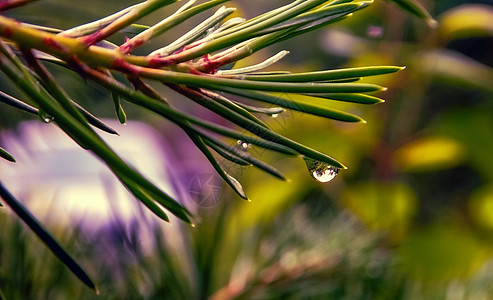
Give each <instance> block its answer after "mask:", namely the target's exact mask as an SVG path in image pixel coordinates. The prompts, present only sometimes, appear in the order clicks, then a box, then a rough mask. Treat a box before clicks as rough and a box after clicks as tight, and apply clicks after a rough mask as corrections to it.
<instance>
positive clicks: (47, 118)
mask: <svg viewBox="0 0 493 300" xmlns="http://www.w3.org/2000/svg"><path fill="white" fill-rule="evenodd" d="M40 118H41V121H43V122H44V123H51V122H52V121H53V119H54V117H53V116H52V115H50V114H47V113H43V114H41V116H40Z"/></svg>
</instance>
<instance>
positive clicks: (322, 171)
mask: <svg viewBox="0 0 493 300" xmlns="http://www.w3.org/2000/svg"><path fill="white" fill-rule="evenodd" d="M304 160H305V163H306V166H307V168H308V172H310V175H311V176H312V177H313V178H315V179H316V180H317V181H319V182H329V181H331V180H332V179H334V178H335V177H336V176H337V174H338V173H339V168H338V167H334V166H332V165H329V164H327V163H323V162H320V161H316V160H314V159H311V158H304Z"/></svg>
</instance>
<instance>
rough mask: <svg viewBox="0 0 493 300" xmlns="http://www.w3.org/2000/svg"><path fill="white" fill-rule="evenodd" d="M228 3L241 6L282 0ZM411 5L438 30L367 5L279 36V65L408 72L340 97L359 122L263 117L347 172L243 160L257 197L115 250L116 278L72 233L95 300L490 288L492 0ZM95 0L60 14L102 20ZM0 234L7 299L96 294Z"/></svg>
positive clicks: (12, 228) (458, 294)
mask: <svg viewBox="0 0 493 300" xmlns="http://www.w3.org/2000/svg"><path fill="white" fill-rule="evenodd" d="M46 2H47V3H48V2H49V3H54V2H53V1H51V2H50V1H46ZM107 2H110V1H106V2H105V3H107ZM234 2H235V4H237V5H238V6H239V8H240V11H241V12H242V13H244V14H246V15H249V14H253V12H255V11H257V10H259V11H263V10H264V9H267V8H264V7H263V6H264V5H269V6H271V5H272V6H274V5H275V4H277V2H279V3H281V2H282V1H269V2H268V3H266V2H267V1H252V0H248V1H247V0H244V1H240V0H237V1H234ZM43 3H44V2H43ZM75 3H78V2H74V4H73V5H76V4H75ZM420 3H422V4H423V5H424V6H425V7H427V9H428V10H429V11H431V14H432V15H433V16H435V17H436V19H437V20H438V22H439V23H438V26H437V27H436V28H430V27H428V26H427V24H426V23H424V22H422V21H420V20H419V19H417V18H415V17H413V16H409V15H408V14H405V13H404V12H402V11H400V10H398V9H397V8H396V7H395V6H393V5H390V4H389V3H387V2H383V1H376V3H374V4H373V5H372V6H371V7H370V8H368V9H366V10H365V11H364V12H360V13H358V16H357V17H355V18H352V19H349V20H346V21H344V22H342V23H340V24H337V25H334V26H329V27H327V28H326V29H324V30H320V31H317V32H316V33H313V34H310V35H307V36H306V37H305V36H303V37H299V38H297V39H295V40H294V41H293V42H292V44H289V45H283V48H287V49H289V50H291V51H292V53H291V55H290V57H287V60H285V63H290V64H292V65H293V67H292V68H291V69H299V70H307V69H313V67H314V66H315V67H317V68H318V69H324V68H326V67H329V68H337V67H342V66H347V67H352V66H362V65H378V64H386V65H406V66H407V69H406V70H405V71H403V72H401V73H399V74H398V75H397V76H392V77H389V76H381V77H380V80H381V82H376V81H373V82H374V83H379V84H383V85H386V86H388V87H389V91H388V92H387V93H386V95H385V96H383V98H385V99H386V100H387V102H386V103H384V104H380V105H378V106H375V107H372V108H366V107H365V108H363V109H362V108H361V107H359V106H357V105H352V104H347V103H343V104H340V103H334V107H336V108H341V109H344V110H346V111H350V112H357V113H359V114H362V115H363V116H364V119H365V120H367V121H368V123H367V124H356V125H355V124H341V123H337V122H333V121H328V120H323V119H320V118H316V117H312V116H308V115H306V114H302V113H291V112H289V113H283V114H281V115H280V116H279V117H278V118H276V119H272V120H270V121H269V124H271V125H272V127H274V128H275V129H278V130H279V131H280V132H281V133H285V132H286V133H289V135H290V137H292V138H294V139H296V140H298V141H300V142H302V143H306V144H307V145H316V146H317V147H318V148H319V149H321V150H322V151H326V152H329V153H331V154H333V155H334V157H336V158H338V159H341V160H342V161H344V162H345V163H346V165H348V166H349V170H347V171H344V172H341V174H340V175H339V176H338V177H337V178H336V179H335V180H334V181H332V182H330V183H328V184H320V183H317V182H315V181H314V180H312V178H310V176H309V175H308V174H307V173H305V172H306V171H305V170H304V169H305V166H304V165H303V163H302V162H299V161H297V160H296V161H295V160H294V159H290V158H279V157H278V156H273V155H272V156H271V153H266V152H264V153H260V154H259V155H261V156H262V158H263V159H265V160H267V161H271V162H273V164H274V165H276V166H277V167H278V168H279V169H280V170H282V171H284V172H285V173H286V174H287V175H288V177H289V178H290V179H291V182H289V183H280V182H278V181H276V180H275V179H272V178H269V177H267V176H266V175H263V174H261V175H259V174H258V172H257V171H250V170H239V171H238V172H241V173H242V174H243V180H242V182H243V183H244V185H245V187H246V188H247V189H249V190H250V191H251V195H250V197H251V198H252V199H253V200H254V201H253V203H244V202H241V200H239V199H236V198H235V197H233V196H231V195H230V194H224V195H223V198H222V200H223V201H221V202H220V203H219V204H218V205H217V206H215V207H212V208H208V209H202V210H201V211H200V216H201V219H202V223H201V224H199V225H198V227H197V228H195V229H189V228H185V229H180V230H181V231H180V232H181V233H182V235H183V236H182V238H181V239H182V240H180V241H170V240H167V234H165V233H162V232H161V230H162V229H156V230H155V237H156V238H157V239H158V240H157V242H156V244H155V248H154V249H153V251H151V253H150V254H149V253H148V254H146V255H144V254H141V255H137V254H138V253H139V252H138V251H136V250H135V251H134V252H132V251H131V253H133V254H132V255H134V256H132V257H133V258H134V260H130V259H129V260H125V259H120V260H117V264H120V267H119V268H120V270H121V271H119V274H118V276H117V275H115V274H113V272H111V270H108V269H107V268H108V267H109V266H108V265H105V264H104V262H101V263H100V264H98V262H100V260H101V258H98V253H97V251H96V250H94V249H86V248H83V247H81V246H80V245H79V246H78V245H77V242H76V240H77V238H76V235H75V234H74V235H73V236H70V237H65V241H67V243H68V244H69V246H68V248H69V249H72V250H73V251H75V250H77V249H79V251H80V253H78V257H83V258H85V259H87V261H85V262H84V265H85V266H86V267H89V268H91V266H92V267H93V268H95V270H94V271H95V272H91V273H95V274H97V276H96V281H98V282H99V284H100V286H101V295H100V296H99V298H98V299H192V298H196V299H205V298H208V297H212V299H231V298H238V299H279V298H282V299H490V298H491V297H493V290H492V287H491V280H492V279H493V264H492V255H493V243H492V241H493V171H492V170H493V159H492V155H491V153H493V54H492V53H493V52H492V51H491V49H493V30H492V28H491V26H492V25H491V22H490V20H492V19H493V6H492V3H491V1H459V0H456V1H445V0H442V1H420ZM53 5H54V4H53ZM65 5H68V4H65ZM77 5H79V6H80V3H78V4H77ZM98 5H99V4H98ZM98 5H96V4H95V5H92V6H91V5H83V9H84V10H79V8H77V9H74V8H71V9H70V8H68V6H67V8H66V9H67V11H70V12H72V11H78V12H80V16H81V18H82V17H85V16H88V15H90V14H94V16H95V17H96V15H97V16H98V17H100V16H101V11H103V8H102V7H101V8H100V7H99V6H98ZM62 7H64V6H63V5H62ZM33 9H46V6H45V7H43V5H41V2H40V3H39V4H38V6H37V8H33ZM89 10H91V11H89ZM27 13H28V12H26V14H27ZM32 15H33V16H35V15H36V14H34V13H33V14H32ZM41 15H42V14H41ZM33 18H34V17H33ZM33 21H35V20H33ZM45 21H46V22H48V21H51V20H45ZM70 21H71V22H75V17H74V19H72V20H70ZM76 23H78V22H76ZM47 24H48V23H46V25H47ZM49 24H52V23H49ZM52 25H53V24H52ZM55 25H57V26H60V24H55ZM70 25H75V24H70ZM62 27H64V26H62ZM314 41H316V42H314ZM315 43H318V44H315ZM271 50H272V53H271V54H274V52H275V51H276V49H271ZM262 56H264V57H268V56H269V55H268V54H266V53H264V52H261V53H259V54H258V56H257V58H258V59H259V61H260V60H261V57H262ZM246 63H247V62H246ZM81 93H82V94H84V93H87V92H86V90H85V89H81ZM89 98H90V97H89ZM94 105H99V103H97V104H96V103H94ZM97 107H99V106H97ZM134 117H137V115H135V116H134ZM144 117H145V116H144ZM12 120H15V116H13V117H12ZM12 122H14V121H12ZM12 122H10V121H7V120H0V126H7V125H11V124H12ZM300 170H303V172H301V171H300ZM230 198H231V199H230ZM177 227H179V226H177ZM153 230H154V229H153ZM0 232H1V236H2V238H1V239H0V288H1V289H3V291H4V293H5V294H6V296H7V297H8V299H57V298H65V299H88V298H91V297H93V295H92V294H89V293H90V292H89V291H86V290H84V289H83V287H81V286H79V283H78V282H77V281H76V280H75V279H74V278H70V277H67V276H64V274H67V272H68V271H67V270H64V269H63V267H62V266H61V265H60V264H59V263H58V262H56V261H55V260H54V259H51V258H49V257H48V255H47V254H48V253H46V250H44V249H43V248H42V247H41V245H40V244H39V243H37V242H33V241H31V237H28V236H26V235H28V234H27V233H25V232H24V229H23V228H20V227H19V225H18V224H17V223H16V222H14V221H13V220H10V218H9V217H7V216H5V214H4V213H1V214H0ZM163 236H164V237H163ZM72 237H73V239H71V238H72ZM174 237H175V236H174ZM62 239H63V238H62ZM175 242H176V244H179V245H181V246H180V247H182V248H180V247H178V246H176V245H174V243H175ZM33 243H34V244H33ZM36 243H37V244H36ZM32 244H33V245H32ZM122 247H123V246H122ZM33 249H36V250H33ZM76 253H77V252H76ZM136 253H137V254H136ZM114 255H115V254H114ZM127 255H128V253H127ZM45 256H46V259H45ZM115 256H116V255H115ZM117 257H118V256H117ZM121 257H126V256H124V255H122V256H121ZM47 266H50V267H47ZM98 267H99V268H98ZM105 267H106V268H105ZM116 272H118V271H116ZM72 279H73V280H72Z"/></svg>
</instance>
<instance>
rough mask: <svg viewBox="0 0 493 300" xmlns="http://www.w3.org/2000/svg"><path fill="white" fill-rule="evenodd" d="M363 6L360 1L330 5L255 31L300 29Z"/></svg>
mask: <svg viewBox="0 0 493 300" xmlns="http://www.w3.org/2000/svg"><path fill="white" fill-rule="evenodd" d="M360 7H361V4H360V3H347V4H339V5H329V6H326V7H323V8H320V9H317V10H314V11H309V12H307V13H304V14H301V15H299V16H297V17H295V18H293V19H290V20H288V21H286V22H284V23H282V24H279V25H276V26H272V27H269V28H266V29H264V30H262V31H259V32H256V33H254V34H255V35H256V36H259V35H264V34H267V33H272V32H276V31H280V30H285V29H298V28H300V27H302V26H305V25H308V24H310V23H315V22H319V21H320V20H323V22H326V21H329V20H332V19H335V18H339V17H341V16H344V15H347V14H350V13H352V12H354V11H356V10H357V9H358V8H360Z"/></svg>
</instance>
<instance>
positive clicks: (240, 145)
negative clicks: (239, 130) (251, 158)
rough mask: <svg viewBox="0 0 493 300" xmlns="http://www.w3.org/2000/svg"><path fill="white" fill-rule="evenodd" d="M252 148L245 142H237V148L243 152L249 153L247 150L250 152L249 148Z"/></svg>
mask: <svg viewBox="0 0 493 300" xmlns="http://www.w3.org/2000/svg"><path fill="white" fill-rule="evenodd" d="M250 146H251V145H250V144H249V143H247V142H244V141H242V140H238V141H237V142H236V147H238V148H240V149H241V150H243V151H247V150H248V148H250Z"/></svg>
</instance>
